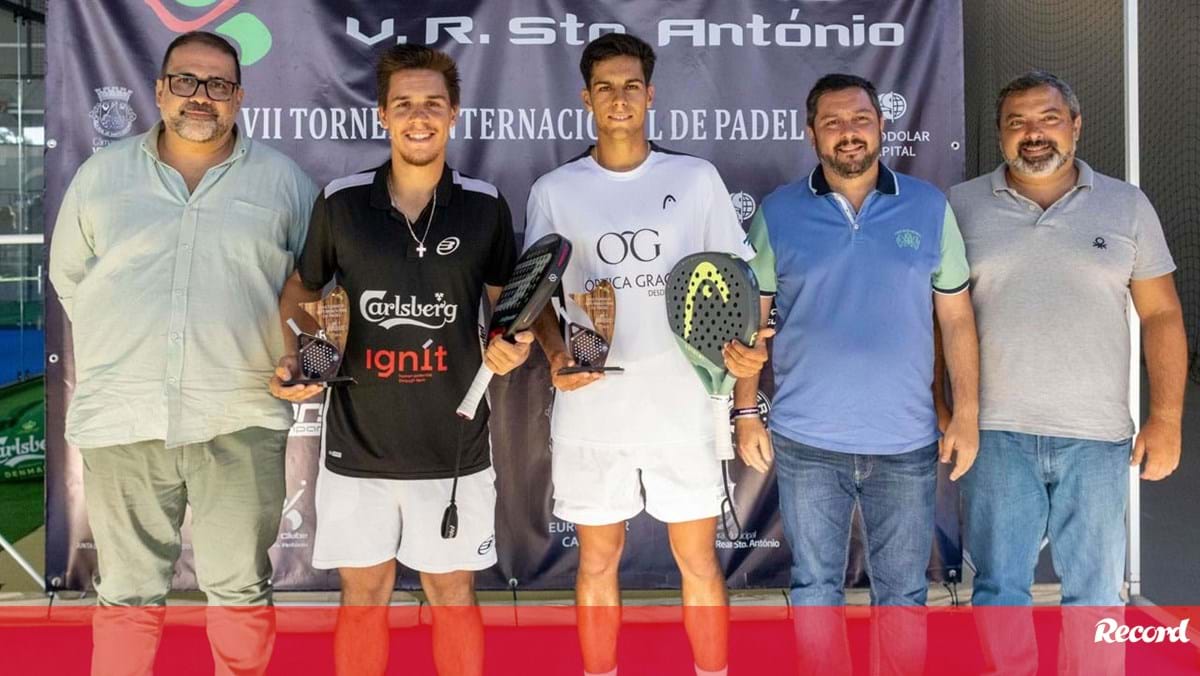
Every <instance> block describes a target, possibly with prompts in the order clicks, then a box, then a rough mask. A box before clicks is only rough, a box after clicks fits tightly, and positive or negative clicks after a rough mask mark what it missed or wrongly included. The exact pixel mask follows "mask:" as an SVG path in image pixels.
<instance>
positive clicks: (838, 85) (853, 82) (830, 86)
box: [804, 73, 883, 127]
mask: <svg viewBox="0 0 1200 676" xmlns="http://www.w3.org/2000/svg"><path fill="white" fill-rule="evenodd" d="M843 89H861V90H863V91H865V92H866V93H867V98H869V99H871V107H873V108H874V109H875V114H876V115H877V116H879V118H880V119H883V109H881V108H880V107H879V92H878V91H876V90H875V85H873V84H871V81H870V80H868V79H866V78H861V77H859V76H857V75H847V74H846V73H830V74H828V75H824V76H822V77H821V79H820V80H817V83H816V84H815V85H813V86H812V89H810V90H808V99H807V100H806V101H805V102H804V105H805V107H807V108H808V126H810V127H811V126H813V122H816V120H817V101H818V100H820V98H821V97H822V96H824V95H825V94H828V93H829V92H839V91H841V90H843Z"/></svg>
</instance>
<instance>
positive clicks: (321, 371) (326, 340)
mask: <svg viewBox="0 0 1200 676" xmlns="http://www.w3.org/2000/svg"><path fill="white" fill-rule="evenodd" d="M300 307H301V308H303V309H304V311H305V312H307V313H308V314H310V315H312V317H313V318H314V319H316V320H317V326H319V327H320V328H319V329H317V333H316V335H313V334H309V333H304V332H303V331H301V330H300V327H299V326H298V325H297V324H296V322H295V321H294V320H291V319H289V320H288V321H287V324H288V326H289V327H290V328H291V329H292V332H293V333H295V334H296V339H297V341H298V342H299V346H300V352H299V355H298V358H299V361H300V377H299V378H297V379H295V380H292V381H290V382H286V383H284V385H312V384H317V383H324V384H329V385H337V384H341V383H353V382H355V381H354V378H351V377H350V376H339V375H338V370H339V369H341V367H342V355H343V354H344V352H345V349H346V336H347V335H348V334H349V332H350V298H349V297H348V296H347V295H346V290H345V289H343V288H342V287H340V286H336V287H334V288H333V291H331V292H329V295H327V296H325V297H324V298H321V299H319V300H316V301H314V302H311V303H301V304H300Z"/></svg>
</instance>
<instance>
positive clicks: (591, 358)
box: [558, 280, 625, 375]
mask: <svg viewBox="0 0 1200 676" xmlns="http://www.w3.org/2000/svg"><path fill="white" fill-rule="evenodd" d="M571 300H573V301H575V303H576V304H578V305H579V306H580V307H582V308H583V311H584V312H585V313H586V314H587V316H588V318H589V319H591V320H592V326H594V327H595V330H593V329H589V328H587V327H586V326H581V325H579V324H576V323H574V322H571V323H570V324H569V325H568V327H567V330H568V336H567V337H568V340H569V342H570V346H571V358H572V359H574V360H575V366H568V367H566V368H563V369H559V371H558V372H559V373H560V374H563V375H566V374H569V373H621V372H623V371H624V370H625V369H623V368H621V367H620V366H605V365H604V364H605V362H607V361H608V351H609V347H610V346H611V345H612V338H613V331H614V330H615V329H616V319H617V294H616V291H614V290H613V287H612V284H610V283H609V282H608V281H607V280H606V281H603V282H600V283H599V284H597V285H596V287H595V288H594V289H592V290H591V291H589V292H587V293H573V294H571Z"/></svg>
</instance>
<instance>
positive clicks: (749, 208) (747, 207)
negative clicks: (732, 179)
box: [729, 192, 758, 223]
mask: <svg viewBox="0 0 1200 676" xmlns="http://www.w3.org/2000/svg"><path fill="white" fill-rule="evenodd" d="M729 200H730V201H731V202H733V210H734V211H735V212H737V217H738V222H739V223H745V222H746V221H748V220H750V219H751V218H753V217H754V212H755V210H757V209H758V205H757V204H755V203H754V197H753V196H752V195H750V193H745V192H735V193H733V194H732V195H730V196H729Z"/></svg>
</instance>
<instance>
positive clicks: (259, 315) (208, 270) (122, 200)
mask: <svg viewBox="0 0 1200 676" xmlns="http://www.w3.org/2000/svg"><path fill="white" fill-rule="evenodd" d="M161 126H162V123H161V122H160V123H159V124H157V125H155V126H154V128H153V129H151V130H150V131H149V132H147V133H145V134H142V135H139V136H136V137H132V138H129V139H126V140H124V141H121V142H119V143H115V144H113V145H112V146H110V147H108V148H106V149H104V150H102V151H100V152H98V153H96V154H95V155H93V156H92V157H91V158H89V159H88V160H87V161H86V162H84V163H83V165H82V166H81V167H80V168H79V171H78V172H77V173H76V174H75V178H74V179H72V180H71V185H70V186H69V187H68V188H67V192H66V194H65V195H64V196H63V202H62V206H61V208H60V209H59V212H58V220H57V221H56V222H55V226H54V235H53V239H52V241H51V245H50V280H51V281H52V282H53V284H54V290H55V292H56V293H57V294H58V298H59V300H60V301H61V302H62V306H63V309H64V310H66V313H67V315H68V316H69V317H70V318H71V323H72V334H71V335H72V338H73V339H74V358H75V380H76V382H75V389H74V394H73V396H72V398H71V402H70V405H69V407H68V410H67V424H66V427H67V429H66V437H67V441H69V442H71V443H72V444H74V445H76V446H79V447H82V448H91V447H97V446H111V445H116V444H127V443H131V442H136V441H146V440H155V439H161V440H163V441H165V442H166V445H167V446H168V447H172V446H179V445H183V444H187V443H194V442H202V441H207V440H209V439H211V438H213V437H215V436H218V435H221V434H227V433H230V432H236V431H238V430H241V429H244V428H247V427H266V428H270V429H276V430H283V429H287V428H288V427H290V426H291V422H292V411H291V408H290V405H289V404H288V403H287V402H285V401H281V400H279V399H276V398H274V397H272V396H271V394H270V393H269V392H268V391H267V380H268V379H269V378H270V377H271V373H272V371H273V370H274V366H275V363H276V361H278V359H279V357H280V356H282V355H283V347H284V346H283V336H282V334H281V330H280V326H279V292H280V290H281V289H282V288H283V283H284V281H286V280H287V277H288V275H290V274H291V272H292V268H293V266H294V264H295V259H296V256H297V255H298V252H299V251H300V247H301V246H302V245H303V243H304V236H305V232H306V231H307V228H308V219H309V214H310V213H311V211H312V205H313V202H314V201H315V199H316V194H317V189H316V186H315V185H313V183H312V181H310V180H309V179H308V177H307V176H305V175H304V173H303V172H302V171H301V170H300V168H299V167H297V166H296V164H295V163H293V162H292V161H291V160H289V159H288V158H287V157H285V156H284V155H283V154H281V153H279V152H277V151H275V150H272V149H271V148H269V147H267V146H265V145H263V144H260V143H254V142H252V141H251V140H250V139H247V138H245V136H244V135H242V134H240V133H239V134H238V136H237V141H236V146H235V147H234V150H233V152H232V154H230V156H229V158H228V159H226V160H225V161H224V162H222V163H220V164H218V165H217V166H215V167H212V168H211V169H209V170H208V172H207V173H206V174H205V175H204V178H203V179H202V180H201V181H200V183H199V185H197V186H196V189H195V190H194V191H193V192H192V193H191V194H189V193H188V190H187V186H186V185H185V183H184V181H183V177H182V176H181V175H180V174H179V172H177V171H176V170H175V169H173V168H172V167H170V166H169V165H167V164H166V163H165V162H163V161H161V160H160V159H159V156H158V144H157V139H158V133H159V130H160V129H161Z"/></svg>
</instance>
